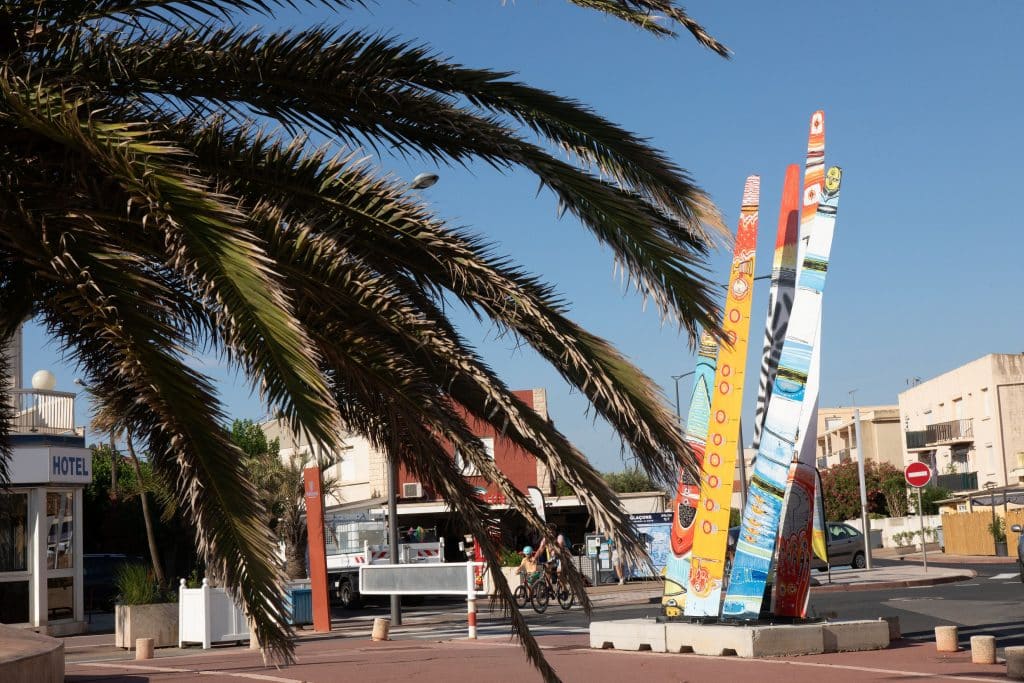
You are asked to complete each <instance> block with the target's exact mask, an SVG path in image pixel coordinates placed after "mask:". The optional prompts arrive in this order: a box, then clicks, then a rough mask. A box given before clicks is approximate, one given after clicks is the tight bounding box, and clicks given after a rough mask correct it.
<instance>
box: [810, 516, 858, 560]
mask: <svg viewBox="0 0 1024 683" xmlns="http://www.w3.org/2000/svg"><path fill="white" fill-rule="evenodd" d="M825 528H826V530H827V532H828V533H827V534H826V535H825V536H826V540H827V541H828V560H829V563H830V564H831V565H832V566H833V567H837V566H843V565H847V564H848V565H850V566H851V567H853V568H854V569H864V567H866V566H867V559H866V557H865V556H864V534H862V533H861V532H860V531H859V530H858V529H856V528H855V527H852V526H850V525H849V524H843V523H842V522H826V523H825ZM811 566H812V567H814V568H815V569H817V570H818V571H825V570H826V569H828V565H827V564H825V563H824V562H822V561H821V560H819V559H818V556H817V555H814V556H812V558H811Z"/></svg>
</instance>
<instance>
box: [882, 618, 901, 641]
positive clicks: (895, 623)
mask: <svg viewBox="0 0 1024 683" xmlns="http://www.w3.org/2000/svg"><path fill="white" fill-rule="evenodd" d="M879 619H881V620H882V621H884V622H885V623H887V624H889V642H890V643H891V642H892V641H894V640H901V639H902V638H903V632H902V631H900V618H899V617H879Z"/></svg>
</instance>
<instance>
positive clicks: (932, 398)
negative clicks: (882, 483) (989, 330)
mask: <svg viewBox="0 0 1024 683" xmlns="http://www.w3.org/2000/svg"><path fill="white" fill-rule="evenodd" d="M899 407H900V419H901V421H902V424H903V430H904V432H905V433H906V437H905V440H904V444H903V448H904V451H903V458H904V462H908V463H909V462H911V461H914V460H917V461H920V462H924V463H927V464H929V465H930V466H931V467H932V468H933V470H934V471H935V472H936V474H937V475H938V480H939V481H938V484H939V485H940V486H943V487H945V488H948V489H951V490H953V491H956V492H961V491H973V490H980V489H984V488H985V486H986V484H988V485H991V486H999V487H1003V486H1011V487H1012V486H1015V485H1018V484H1020V483H1022V481H1024V355H1021V354H989V355H987V356H983V357H982V358H979V359H977V360H975V361H972V362H970V363H967V364H965V365H961V366H960V367H958V368H955V369H953V370H950V371H949V372H946V373H943V374H941V375H939V376H938V377H934V378H932V379H929V380H927V381H924V382H921V383H920V384H917V385H916V386H913V387H911V388H910V389H907V390H906V391H904V392H902V393H901V394H900V395H899Z"/></svg>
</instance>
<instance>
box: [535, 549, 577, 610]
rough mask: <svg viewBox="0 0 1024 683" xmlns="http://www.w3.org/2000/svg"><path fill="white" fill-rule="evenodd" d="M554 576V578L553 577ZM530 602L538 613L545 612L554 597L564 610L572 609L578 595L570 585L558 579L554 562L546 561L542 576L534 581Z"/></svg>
mask: <svg viewBox="0 0 1024 683" xmlns="http://www.w3.org/2000/svg"><path fill="white" fill-rule="evenodd" d="M552 577H554V578H552ZM531 592H532V596H531V598H530V602H531V603H532V605H533V609H534V611H535V612H537V613H538V614H543V613H544V612H545V611H546V610H547V608H548V605H549V604H550V602H551V598H552V597H554V598H555V599H556V600H557V601H558V605H559V607H561V608H562V609H564V610H568V609H572V605H573V602H575V600H576V596H575V595H574V594H573V592H572V591H571V590H569V587H568V586H566V585H563V584H562V582H561V581H559V580H558V574H557V570H556V567H555V565H554V564H553V563H549V562H545V563H544V564H543V566H542V569H541V578H540V579H539V580H538V581H536V582H534V586H533V589H532V591H531Z"/></svg>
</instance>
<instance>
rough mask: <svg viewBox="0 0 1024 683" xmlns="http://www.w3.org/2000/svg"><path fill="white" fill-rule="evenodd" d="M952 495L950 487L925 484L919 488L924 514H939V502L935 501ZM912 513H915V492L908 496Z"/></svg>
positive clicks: (946, 498)
mask: <svg viewBox="0 0 1024 683" xmlns="http://www.w3.org/2000/svg"><path fill="white" fill-rule="evenodd" d="M952 497H953V492H952V491H951V490H950V489H947V488H943V487H941V486H925V487H924V488H922V489H921V509H922V510H923V512H924V514H926V515H937V514H939V504H938V502H937V501H940V500H948V499H950V498H952ZM910 500H911V503H912V507H913V509H914V514H917V494H916V493H915V494H914V495H913V496H911V497H910Z"/></svg>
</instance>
